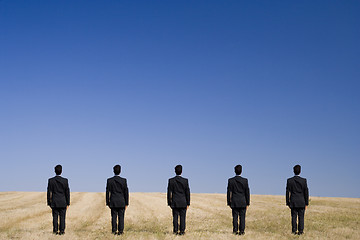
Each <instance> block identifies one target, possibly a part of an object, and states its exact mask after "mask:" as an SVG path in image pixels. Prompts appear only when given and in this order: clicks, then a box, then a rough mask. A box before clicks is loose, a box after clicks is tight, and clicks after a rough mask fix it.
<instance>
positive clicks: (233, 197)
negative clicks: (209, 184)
mask: <svg viewBox="0 0 360 240" xmlns="http://www.w3.org/2000/svg"><path fill="white" fill-rule="evenodd" d="M241 172H242V166H241V165H236V166H235V174H236V176H235V177H232V178H229V181H228V186H227V205H228V206H229V207H230V208H231V209H232V216H233V233H234V234H236V235H244V234H245V215H246V209H247V208H248V206H249V205H250V189H249V184H248V180H247V179H246V178H243V177H240V174H241ZM239 218H240V227H239V223H238V221H239Z"/></svg>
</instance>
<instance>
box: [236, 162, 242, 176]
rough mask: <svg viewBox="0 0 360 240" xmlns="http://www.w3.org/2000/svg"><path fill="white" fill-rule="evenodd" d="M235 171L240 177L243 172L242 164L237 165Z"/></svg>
mask: <svg viewBox="0 0 360 240" xmlns="http://www.w3.org/2000/svg"><path fill="white" fill-rule="evenodd" d="M234 170H235V173H236V175H240V174H241V172H242V166H241V165H240V164H239V165H236V166H235V167H234Z"/></svg>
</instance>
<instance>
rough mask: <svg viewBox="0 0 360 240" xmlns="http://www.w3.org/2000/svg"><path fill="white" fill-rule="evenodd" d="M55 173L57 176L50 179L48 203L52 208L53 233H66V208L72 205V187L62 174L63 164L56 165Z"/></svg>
mask: <svg viewBox="0 0 360 240" xmlns="http://www.w3.org/2000/svg"><path fill="white" fill-rule="evenodd" d="M55 173H56V176H55V177H53V178H50V179H49V181H48V187H47V205H49V206H50V207H51V209H52V215H53V233H54V234H59V235H63V234H65V216H66V209H67V208H68V206H69V205H70V189H69V182H68V180H67V179H66V178H63V177H61V176H60V175H61V173H62V166H61V165H56V166H55ZM59 220H60V229H59V222H58V221H59Z"/></svg>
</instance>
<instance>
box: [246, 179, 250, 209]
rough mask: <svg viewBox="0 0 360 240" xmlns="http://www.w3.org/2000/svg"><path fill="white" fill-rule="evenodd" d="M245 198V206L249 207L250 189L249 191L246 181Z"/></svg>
mask: <svg viewBox="0 0 360 240" xmlns="http://www.w3.org/2000/svg"><path fill="white" fill-rule="evenodd" d="M245 197H246V205H250V189H249V182H248V180H246V189H245Z"/></svg>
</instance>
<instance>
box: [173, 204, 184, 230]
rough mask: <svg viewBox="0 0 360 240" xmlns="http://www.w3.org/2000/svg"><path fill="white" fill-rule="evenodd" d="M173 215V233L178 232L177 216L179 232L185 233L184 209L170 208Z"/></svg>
mask: <svg viewBox="0 0 360 240" xmlns="http://www.w3.org/2000/svg"><path fill="white" fill-rule="evenodd" d="M172 213H173V227H174V228H173V230H174V233H176V232H178V230H179V216H180V232H185V226H186V223H185V222H186V207H185V208H172Z"/></svg>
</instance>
